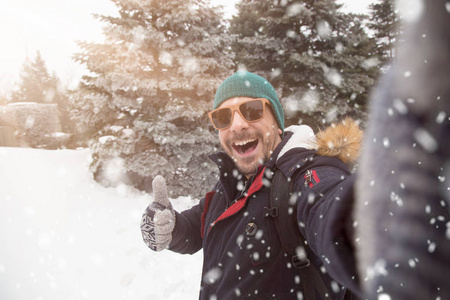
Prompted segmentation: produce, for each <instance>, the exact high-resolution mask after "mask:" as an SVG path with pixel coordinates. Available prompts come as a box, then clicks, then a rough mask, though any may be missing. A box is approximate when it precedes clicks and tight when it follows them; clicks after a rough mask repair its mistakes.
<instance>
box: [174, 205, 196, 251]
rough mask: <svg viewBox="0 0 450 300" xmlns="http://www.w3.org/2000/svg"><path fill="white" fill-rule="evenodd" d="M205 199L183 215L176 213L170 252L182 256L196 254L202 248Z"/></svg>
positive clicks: (182, 213)
mask: <svg viewBox="0 0 450 300" xmlns="http://www.w3.org/2000/svg"><path fill="white" fill-rule="evenodd" d="M204 204H205V199H202V200H201V201H200V203H199V204H197V205H195V206H193V207H191V208H190V209H188V210H185V211H183V212H181V213H178V212H175V214H176V222H175V228H174V230H173V232H172V241H171V242H170V244H169V250H172V251H174V252H177V253H181V254H194V253H195V252H197V251H198V250H200V249H201V248H202V242H203V239H202V236H201V216H202V212H203V207H204Z"/></svg>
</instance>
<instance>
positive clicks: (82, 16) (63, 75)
mask: <svg viewBox="0 0 450 300" xmlns="http://www.w3.org/2000/svg"><path fill="white" fill-rule="evenodd" d="M374 1H375V0H339V2H341V3H344V9H345V10H347V11H348V10H351V11H354V12H366V11H367V7H368V5H369V4H370V3H372V2H374ZM212 2H213V3H214V4H222V5H225V6H226V7H233V6H234V4H233V3H234V2H235V1H233V0H212ZM0 7H1V10H0V45H1V46H0V93H1V92H7V91H9V90H11V88H12V87H13V86H14V84H15V83H17V81H18V74H19V72H20V69H21V67H22V65H23V63H24V61H25V59H26V57H30V58H32V59H34V57H35V56H36V51H40V52H41V55H42V57H43V59H44V61H45V62H46V63H47V68H48V69H49V71H50V72H55V73H56V75H57V76H58V77H59V78H60V79H61V81H62V83H63V84H64V85H66V86H70V87H74V86H75V85H76V83H77V82H78V80H79V79H80V77H81V75H82V74H83V73H85V70H84V68H83V67H82V66H81V65H79V64H78V63H75V62H74V61H73V60H72V56H73V54H74V53H76V52H77V51H78V50H79V48H78V46H77V44H76V41H77V40H80V41H102V40H103V35H102V30H101V28H102V24H101V22H99V21H97V20H96V19H94V18H93V16H92V14H93V13H98V14H103V15H114V14H115V13H116V12H117V10H116V7H115V5H114V4H113V2H112V1H111V0H0Z"/></svg>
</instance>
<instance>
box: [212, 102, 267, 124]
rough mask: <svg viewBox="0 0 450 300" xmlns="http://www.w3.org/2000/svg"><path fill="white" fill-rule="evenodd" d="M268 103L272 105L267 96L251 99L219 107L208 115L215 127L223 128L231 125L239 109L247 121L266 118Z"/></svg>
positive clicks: (239, 112)
mask: <svg viewBox="0 0 450 300" xmlns="http://www.w3.org/2000/svg"><path fill="white" fill-rule="evenodd" d="M266 104H269V105H270V102H269V100H267V99H265V98H261V99H251V100H248V101H245V102H243V103H240V104H237V105H233V106H230V107H223V108H217V109H215V110H213V111H211V112H209V113H208V115H209V118H210V120H211V122H212V124H213V126H214V128H216V129H217V130H223V129H227V128H228V127H230V126H231V123H232V122H233V117H234V112H235V111H237V112H238V114H239V115H240V116H241V117H242V118H243V119H244V120H245V121H246V122H247V123H252V122H257V121H259V120H261V119H262V118H264V115H265V112H266Z"/></svg>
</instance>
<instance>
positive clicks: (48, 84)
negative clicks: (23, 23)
mask: <svg viewBox="0 0 450 300" xmlns="http://www.w3.org/2000/svg"><path fill="white" fill-rule="evenodd" d="M58 82H59V80H58V78H57V77H56V75H53V76H52V75H50V73H49V71H48V69H47V66H46V65H45V61H44V59H43V58H42V56H41V53H40V52H39V51H37V52H36V57H35V59H34V60H30V59H29V58H26V60H25V62H24V64H23V65H22V71H21V73H20V81H19V84H18V88H17V89H16V90H15V91H13V92H12V94H11V101H12V102H37V103H55V102H57V100H58V99H57V97H58V96H60V91H59V88H58Z"/></svg>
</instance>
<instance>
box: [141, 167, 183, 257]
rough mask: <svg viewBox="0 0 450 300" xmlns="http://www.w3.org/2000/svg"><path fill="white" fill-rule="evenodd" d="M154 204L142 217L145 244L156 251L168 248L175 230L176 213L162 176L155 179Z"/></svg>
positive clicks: (151, 204)
mask: <svg viewBox="0 0 450 300" xmlns="http://www.w3.org/2000/svg"><path fill="white" fill-rule="evenodd" d="M152 185H153V197H154V199H153V202H152V203H150V205H149V206H148V207H147V209H146V211H145V213H144V214H143V216H142V222H141V232H142V238H143V239H144V242H145V244H146V245H147V246H148V247H149V248H150V249H152V250H154V251H161V250H164V249H166V248H167V246H168V245H169V243H170V241H171V240H172V231H173V229H174V228H175V212H174V210H173V208H172V204H170V201H169V197H168V196H167V186H166V181H165V180H164V178H163V177H162V176H160V175H158V176H156V177H155V179H153V183H152Z"/></svg>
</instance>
